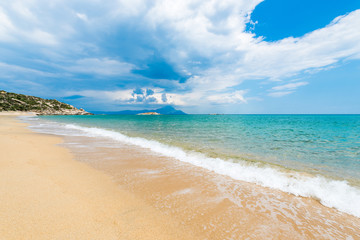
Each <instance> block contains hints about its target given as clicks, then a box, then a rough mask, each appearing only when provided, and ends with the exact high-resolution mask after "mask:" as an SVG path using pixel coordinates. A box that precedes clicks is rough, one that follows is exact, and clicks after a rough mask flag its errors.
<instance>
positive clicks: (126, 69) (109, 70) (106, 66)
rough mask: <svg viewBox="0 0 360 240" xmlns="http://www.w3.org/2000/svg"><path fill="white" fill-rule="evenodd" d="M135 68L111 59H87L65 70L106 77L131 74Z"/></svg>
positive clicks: (78, 61)
mask: <svg viewBox="0 0 360 240" xmlns="http://www.w3.org/2000/svg"><path fill="white" fill-rule="evenodd" d="M134 68H135V66H134V65H132V64H130V63H126V62H120V61H117V60H113V59H109V58H85V59H80V60H77V61H76V62H75V64H74V65H73V66H70V67H66V68H65V69H66V70H67V71H70V72H74V73H84V74H96V75H104V76H122V75H127V74H130V72H131V70H132V69H134Z"/></svg>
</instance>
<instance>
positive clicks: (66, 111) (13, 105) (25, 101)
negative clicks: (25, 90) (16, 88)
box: [0, 90, 92, 115]
mask: <svg viewBox="0 0 360 240" xmlns="http://www.w3.org/2000/svg"><path fill="white" fill-rule="evenodd" d="M2 111H20V112H35V113H37V114H38V115H91V114H92V113H88V112H86V111H85V110H84V109H82V108H80V109H78V108H76V107H74V106H72V105H69V104H67V103H63V102H60V101H58V100H56V99H43V98H40V97H34V96H29V95H24V94H17V93H11V92H6V91H3V90H0V112H2Z"/></svg>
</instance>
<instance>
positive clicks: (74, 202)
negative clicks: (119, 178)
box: [0, 116, 191, 240]
mask: <svg viewBox="0 0 360 240" xmlns="http://www.w3.org/2000/svg"><path fill="white" fill-rule="evenodd" d="M61 142H62V139H61V138H58V137H53V136H47V135H41V134H35V133H32V132H30V131H29V130H27V129H26V128H25V124H22V123H18V122H17V121H16V120H15V118H14V117H13V116H0V239H2V240H8V239H14V240H15V239H16V240H19V239H132V240H133V239H191V236H189V235H187V233H186V230H185V229H184V228H182V227H181V226H179V224H178V223H177V222H176V221H175V220H174V219H172V218H170V217H168V216H165V215H164V214H162V213H161V212H159V211H158V210H156V209H155V208H153V207H151V206H149V205H148V204H146V203H145V202H144V201H142V200H141V199H138V198H136V197H135V196H134V195H133V194H131V193H129V192H128V191H125V190H121V189H119V187H118V186H116V185H115V184H114V182H113V181H112V180H111V178H110V177H109V176H107V175H106V174H104V173H102V172H100V171H98V170H95V169H93V168H91V167H89V166H88V165H86V164H84V163H81V162H77V161H75V160H73V157H72V155H71V154H70V153H69V151H68V150H67V149H65V148H63V147H60V146H56V144H59V143H61Z"/></svg>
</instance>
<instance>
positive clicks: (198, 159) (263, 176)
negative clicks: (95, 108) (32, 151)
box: [37, 124, 360, 217]
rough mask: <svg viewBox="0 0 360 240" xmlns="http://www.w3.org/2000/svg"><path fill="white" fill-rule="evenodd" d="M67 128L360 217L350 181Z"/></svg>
mask: <svg viewBox="0 0 360 240" xmlns="http://www.w3.org/2000/svg"><path fill="white" fill-rule="evenodd" d="M56 127H57V128H58V127H59V125H58V124H57V125H56ZM64 127H65V129H67V130H75V131H79V132H78V134H79V135H82V136H88V137H105V138H109V139H111V140H115V141H119V142H122V143H127V144H132V145H135V146H139V147H142V148H147V149H149V150H151V151H153V152H155V153H158V154H161V155H163V156H167V157H172V158H175V159H177V160H180V161H182V162H187V163H190V164H193V165H195V166H198V167H202V168H205V169H207V170H210V171H213V172H215V173H218V174H222V175H226V176H229V177H231V178H233V179H235V180H241V181H246V182H251V183H256V184H258V185H261V186H264V187H269V188H273V189H278V190H281V191H284V192H287V193H291V194H294V195H296V196H303V197H312V198H315V199H318V200H319V201H320V203H321V204H323V205H324V206H327V207H331V208H336V209H338V210H340V211H342V212H345V213H348V214H351V215H353V216H356V217H360V204H359V203H360V189H358V188H356V187H353V186H350V185H349V184H348V182H347V181H338V180H331V179H327V178H325V177H322V176H316V177H310V176H304V175H302V174H300V173H291V174H290V173H286V172H282V171H280V170H278V169H275V168H271V167H268V166H266V167H259V166H255V164H254V165H250V164H249V163H247V162H236V163H234V162H231V161H225V160H223V159H220V158H210V157H207V156H205V155H203V154H201V153H194V152H186V151H184V150H183V149H181V148H179V147H174V146H169V145H166V144H162V143H160V142H157V141H153V140H147V139H144V138H139V137H129V136H126V135H124V134H121V133H120V132H116V131H111V130H106V129H101V128H94V127H91V128H90V127H82V126H78V125H73V124H66V125H64ZM37 129H38V130H40V129H39V128H37ZM57 133H58V132H57ZM64 133H65V134H68V133H69V132H67V131H65V132H64ZM61 135H63V134H61ZM70 135H73V134H70Z"/></svg>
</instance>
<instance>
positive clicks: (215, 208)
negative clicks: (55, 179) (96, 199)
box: [63, 134, 360, 239]
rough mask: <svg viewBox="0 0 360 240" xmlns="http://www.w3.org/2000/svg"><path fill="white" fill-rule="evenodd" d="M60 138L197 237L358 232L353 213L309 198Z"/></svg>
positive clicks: (98, 140) (82, 139)
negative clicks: (343, 211) (346, 212)
mask: <svg viewBox="0 0 360 240" xmlns="http://www.w3.org/2000/svg"><path fill="white" fill-rule="evenodd" d="M75 135H76V134H75ZM81 135H82V134H81ZM96 136H97V135H96ZM63 137H64V144H63V145H64V146H66V147H67V148H69V149H70V150H71V152H72V153H73V154H74V156H75V158H76V160H78V161H81V162H85V163H87V164H89V165H91V166H93V167H94V168H97V169H100V170H101V171H103V172H105V173H107V174H109V175H111V176H112V178H113V179H114V181H116V183H117V184H118V185H119V186H120V187H121V188H124V189H126V190H127V191H130V192H132V193H133V194H135V195H136V196H138V197H139V198H141V199H143V200H144V201H146V202H147V203H148V204H149V205H151V206H153V207H155V208H157V209H158V210H159V211H161V212H163V213H164V214H165V215H168V216H171V217H172V218H175V219H177V220H178V222H181V223H182V224H183V225H184V226H185V227H188V228H190V230H191V232H193V233H196V234H197V235H199V236H206V237H203V239H245V238H250V239H264V238H265V239H269V238H275V239H314V238H317V239H329V238H346V237H349V238H350V239H351V237H354V238H358V237H360V235H359V234H358V233H357V230H356V229H358V228H359V227H360V219H359V218H357V217H354V216H352V215H348V214H345V213H342V212H339V211H337V210H335V209H332V208H328V207H325V206H323V205H321V204H320V203H319V202H318V201H317V200H315V199H312V198H304V197H299V196H298V197H297V196H294V195H291V194H288V193H285V192H282V191H280V190H275V189H271V188H267V187H261V186H259V185H256V184H254V183H248V182H243V181H239V180H234V179H232V178H231V177H229V176H224V175H219V174H216V173H214V172H213V171H209V170H206V169H204V168H202V167H197V166H194V165H193V164H190V163H186V162H182V161H179V160H177V159H175V158H171V157H166V156H161V154H156V153H155V152H153V151H150V150H149V149H146V148H142V147H139V146H135V145H132V144H129V143H126V142H121V141H114V140H111V139H110V138H106V137H105V138H104V137H100V136H98V137H95V136H92V137H86V136H83V135H82V136H72V134H70V135H66V134H65V136H63Z"/></svg>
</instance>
